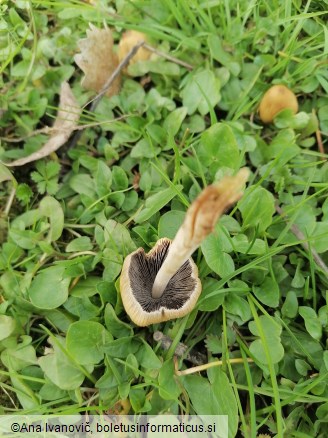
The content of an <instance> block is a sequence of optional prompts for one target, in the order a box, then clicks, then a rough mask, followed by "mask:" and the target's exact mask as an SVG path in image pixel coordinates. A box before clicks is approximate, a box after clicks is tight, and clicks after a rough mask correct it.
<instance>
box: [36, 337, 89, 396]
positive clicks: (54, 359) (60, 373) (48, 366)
mask: <svg viewBox="0 0 328 438" xmlns="http://www.w3.org/2000/svg"><path fill="white" fill-rule="evenodd" d="M49 343H51V344H52V345H53V351H52V352H51V353H48V354H46V355H45V356H42V357H40V358H39V359H38V362H39V365H40V367H41V369H42V370H43V372H44V373H45V375H46V376H47V377H48V379H49V380H50V381H51V382H52V383H54V384H55V385H57V386H58V387H59V388H61V389H65V390H74V389H77V388H79V387H80V386H81V384H82V382H83V381H84V379H85V375H84V374H83V373H82V371H81V370H80V369H79V368H78V366H77V365H76V364H75V363H74V362H72V361H71V360H70V359H69V358H68V356H67V354H66V353H65V351H63V350H65V340H64V339H63V338H61V337H59V336H56V340H52V339H49Z"/></svg>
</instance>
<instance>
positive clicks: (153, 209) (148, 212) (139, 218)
mask: <svg viewBox="0 0 328 438" xmlns="http://www.w3.org/2000/svg"><path fill="white" fill-rule="evenodd" d="M181 189H182V186H180V185H177V186H176V190H174V189H173V188H171V187H169V188H167V189H164V190H161V191H160V192H157V193H155V194H154V195H152V196H149V198H147V199H146V202H145V207H144V209H143V210H141V212H140V213H139V214H137V215H136V217H135V218H134V221H135V222H136V223H137V224H140V223H141V222H144V221H146V220H147V219H149V218H150V217H151V216H153V215H154V214H155V213H157V212H158V211H159V210H161V208H163V207H164V206H165V205H167V204H168V203H169V202H170V201H171V199H173V198H174V197H175V196H176V195H177V191H180V190H181Z"/></svg>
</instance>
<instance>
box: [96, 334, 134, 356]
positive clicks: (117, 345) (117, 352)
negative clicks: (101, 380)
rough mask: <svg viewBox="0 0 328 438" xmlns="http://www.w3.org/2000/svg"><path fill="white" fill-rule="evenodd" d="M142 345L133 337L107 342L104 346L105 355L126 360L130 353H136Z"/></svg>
mask: <svg viewBox="0 0 328 438" xmlns="http://www.w3.org/2000/svg"><path fill="white" fill-rule="evenodd" d="M139 346H140V344H139V343H137V342H136V341H135V340H134V339H133V338H132V337H124V338H119V339H115V340H114V341H111V342H107V343H106V345H105V346H104V353H106V354H108V356H111V357H122V358H125V357H126V356H127V355H128V354H129V353H133V354H134V353H135V352H136V351H137V350H138V348H139Z"/></svg>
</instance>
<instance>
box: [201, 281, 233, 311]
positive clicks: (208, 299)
mask: <svg viewBox="0 0 328 438" xmlns="http://www.w3.org/2000/svg"><path fill="white" fill-rule="evenodd" d="M225 293H226V292H225V290H224V289H223V288H222V287H221V288H220V284H219V282H218V280H215V279H214V278H211V277H207V278H205V280H204V281H203V290H202V293H201V296H200V297H199V299H198V304H197V307H198V309H199V310H203V311H208V312H212V311H213V310H217V309H218V308H219V307H220V306H221V305H222V303H223V301H224V296H225Z"/></svg>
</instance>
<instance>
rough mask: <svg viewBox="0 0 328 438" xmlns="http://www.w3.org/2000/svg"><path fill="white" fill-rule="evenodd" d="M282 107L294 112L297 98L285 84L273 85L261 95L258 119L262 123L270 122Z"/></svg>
mask: <svg viewBox="0 0 328 438" xmlns="http://www.w3.org/2000/svg"><path fill="white" fill-rule="evenodd" d="M284 109H290V110H292V112H293V114H296V113H297V111H298V102H297V98H296V96H295V94H294V93H293V92H292V91H291V90H290V89H289V88H287V87H285V85H273V86H272V87H271V88H269V89H268V91H267V92H266V93H265V94H264V96H263V97H262V100H261V103H260V106H259V114H260V119H261V120H262V122H263V123H270V122H272V120H273V119H274V118H275V117H276V115H277V114H278V113H279V112H280V111H282V110H284Z"/></svg>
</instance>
